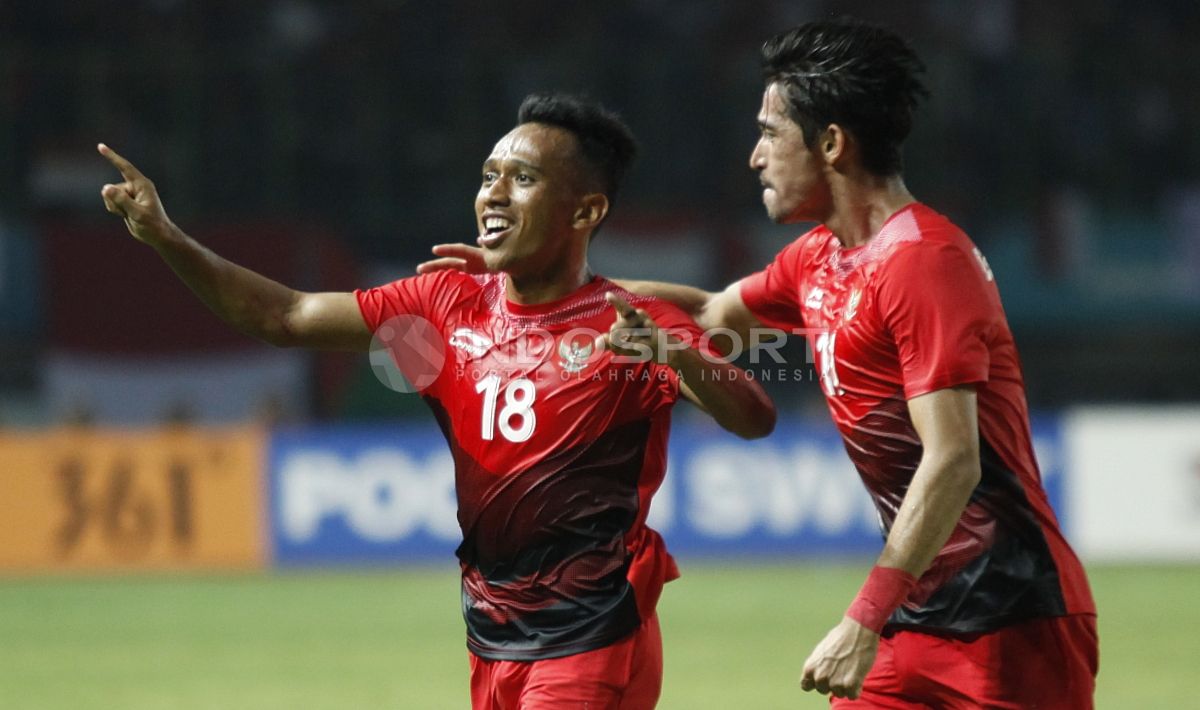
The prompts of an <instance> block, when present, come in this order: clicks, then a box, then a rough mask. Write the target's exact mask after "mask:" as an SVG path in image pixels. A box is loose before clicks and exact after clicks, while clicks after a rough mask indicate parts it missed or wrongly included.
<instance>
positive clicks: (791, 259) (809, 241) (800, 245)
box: [775, 224, 837, 268]
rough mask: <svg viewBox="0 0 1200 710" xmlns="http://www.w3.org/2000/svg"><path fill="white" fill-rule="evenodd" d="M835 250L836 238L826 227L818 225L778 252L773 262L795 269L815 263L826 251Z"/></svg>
mask: <svg viewBox="0 0 1200 710" xmlns="http://www.w3.org/2000/svg"><path fill="white" fill-rule="evenodd" d="M836 248H837V237H835V236H834V235H833V232H831V231H829V228H828V227H826V226H825V225H823V224H819V225H817V226H816V227H813V228H812V229H810V230H808V231H807V232H805V233H804V234H801V235H800V236H798V237H796V238H795V239H793V240H792V241H791V242H790V243H789V244H788V245H787V246H785V247H784V248H783V249H781V250H780V251H779V254H778V256H776V257H775V260H776V261H777V262H786V263H787V264H788V265H789V266H791V267H793V268H796V267H801V266H803V265H805V264H806V263H809V262H814V261H817V260H819V259H820V258H821V256H822V255H823V254H825V253H826V252H827V251H828V250H830V249H836Z"/></svg>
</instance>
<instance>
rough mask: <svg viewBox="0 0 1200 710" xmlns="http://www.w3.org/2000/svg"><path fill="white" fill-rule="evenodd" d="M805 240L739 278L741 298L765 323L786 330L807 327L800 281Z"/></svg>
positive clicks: (786, 248)
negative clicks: (762, 266) (755, 271)
mask: <svg viewBox="0 0 1200 710" xmlns="http://www.w3.org/2000/svg"><path fill="white" fill-rule="evenodd" d="M803 240H804V237H801V238H800V239H797V240H796V241H794V242H792V243H791V244H789V245H787V246H786V247H784V248H783V250H782V251H780V252H779V254H777V255H776V256H775V260H774V261H772V262H771V263H770V264H767V267H766V268H765V269H763V270H762V271H759V272H757V273H754V274H751V275H749V276H747V277H746V278H744V279H742V280H741V281H740V282H739V289H740V290H741V294H742V302H743V303H745V304H746V308H748V309H750V312H751V313H753V314H754V317H755V318H757V319H758V320H759V321H761V322H762V323H763V325H767V326H770V327H772V328H780V329H783V330H790V329H792V328H802V327H804V318H803V312H802V311H801V309H800V281H799V275H800V255H801V243H802V242H803Z"/></svg>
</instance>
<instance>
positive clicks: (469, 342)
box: [450, 328, 495, 357]
mask: <svg viewBox="0 0 1200 710" xmlns="http://www.w3.org/2000/svg"><path fill="white" fill-rule="evenodd" d="M494 345H495V343H493V342H492V341H491V340H489V339H488V338H485V337H484V336H482V335H480V334H479V333H476V332H475V331H473V330H471V329H470V328H459V329H458V330H456V331H454V332H453V333H451V334H450V346H451V347H455V348H458V349H459V350H462V351H465V352H466V353H467V354H469V355H470V356H471V357H483V356H484V354H485V353H487V351H488V350H490V349H491V348H492V347H493V346H494Z"/></svg>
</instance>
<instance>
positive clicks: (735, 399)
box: [601, 293, 776, 439]
mask: <svg viewBox="0 0 1200 710" xmlns="http://www.w3.org/2000/svg"><path fill="white" fill-rule="evenodd" d="M606 298H607V299H608V302H609V303H610V304H612V306H613V308H615V309H616V311H617V319H616V321H615V322H614V323H613V325H612V328H610V329H609V332H608V333H607V334H606V335H604V336H601V339H602V341H603V343H602V345H603V347H607V348H610V349H612V350H614V351H616V352H618V353H623V354H630V355H635V354H639V353H638V352H637V348H638V347H639V346H641V347H642V348H645V349H648V351H649V352H650V354H651V357H653V358H654V359H655V361H656V362H663V363H665V364H666V365H668V366H669V367H670V368H671V369H673V370H675V372H676V373H678V375H679V391H680V394H682V395H683V396H684V397H685V398H686V399H687V400H688V401H690V402H692V403H693V404H695V405H696V406H698V407H700V409H702V410H704V411H705V412H707V413H708V414H709V415H710V416H711V417H712V418H713V419H715V420H716V422H717V423H718V424H720V425H721V426H722V427H723V428H725V429H726V430H728V431H730V432H732V433H734V434H737V435H738V436H740V437H742V438H744V439H758V438H761V437H764V436H766V435H768V434H770V433H771V432H772V431H773V430H774V429H775V419H776V412H775V404H774V403H773V402H772V401H771V398H770V397H768V396H767V393H766V392H765V391H763V388H762V386H761V385H759V384H758V383H757V382H755V381H753V380H752V379H750V378H749V377H746V375H745V373H744V372H743V371H742V370H741V369H739V368H738V367H736V366H735V365H733V364H731V363H728V362H721V361H715V362H714V360H715V358H711V359H710V358H706V357H704V356H703V355H702V354H701V353H700V350H699V349H697V347H696V344H694V343H691V344H685V343H682V342H680V341H678V340H676V339H675V338H673V337H672V336H669V335H668V334H666V333H662V332H661V331H660V330H659V328H658V324H657V323H655V321H654V319H653V318H651V317H650V314H649V313H647V312H646V311H645V310H643V309H640V308H634V307H633V306H631V305H630V304H629V303H627V302H626V301H625V300H624V299H622V298H621V297H620V296H618V295H616V294H614V293H609V294H608V295H607V296H606ZM685 345H686V347H685Z"/></svg>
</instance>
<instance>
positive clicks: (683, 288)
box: [417, 244, 762, 352]
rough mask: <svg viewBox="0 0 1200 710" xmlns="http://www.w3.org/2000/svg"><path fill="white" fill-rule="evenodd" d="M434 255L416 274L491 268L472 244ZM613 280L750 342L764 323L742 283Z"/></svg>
mask: <svg viewBox="0 0 1200 710" xmlns="http://www.w3.org/2000/svg"><path fill="white" fill-rule="evenodd" d="M433 254H434V256H435V257H437V258H435V259H430V260H429V261H426V262H422V263H421V264H419V265H418V266H417V273H420V274H429V273H433V272H435V271H444V270H447V269H452V270H455V271H462V272H465V273H468V274H479V273H484V272H486V271H487V270H488V269H487V265H486V264H485V263H484V260H483V251H482V250H481V249H480V248H479V247H475V246H471V245H470V244H438V245H437V246H435V247H433ZM613 283H615V284H617V285H618V286H620V287H621V288H623V289H625V290H626V291H629V292H631V293H635V294H637V295H639V296H653V297H655V298H659V299H662V300H664V301H666V302H668V303H671V304H673V305H675V306H676V307H678V308H679V309H680V310H681V311H683V312H684V313H687V314H688V315H689V316H691V318H692V320H694V321H696V324H697V325H699V326H700V328H701V329H702V330H706V331H709V330H714V329H717V328H728V329H729V330H732V331H734V332H736V333H737V334H738V336H739V337H741V339H742V342H743V343H748V342H750V340H749V338H750V331H751V330H752V329H753V328H757V327H759V326H761V325H762V324H761V323H760V322H759V320H758V319H757V318H755V317H754V314H753V313H752V312H751V311H750V309H749V308H747V307H746V304H745V302H744V301H742V292H741V285H740V283H733V284H730V285H729V286H728V287H727V288H726V289H725V290H723V291H717V292H712V291H705V290H704V289H701V288H696V287H695V286H687V285H684V284H676V283H669V282H666V281H634V280H628V279H613ZM713 345H714V346H715V347H716V348H717V349H718V350H721V351H722V352H728V351H729V346H730V342H729V339H728V338H722V337H720V336H718V337H715V338H713Z"/></svg>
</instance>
